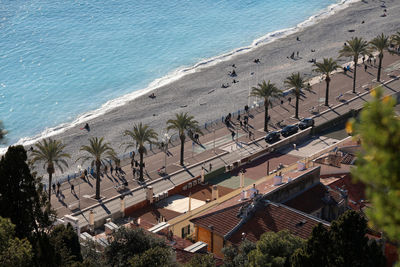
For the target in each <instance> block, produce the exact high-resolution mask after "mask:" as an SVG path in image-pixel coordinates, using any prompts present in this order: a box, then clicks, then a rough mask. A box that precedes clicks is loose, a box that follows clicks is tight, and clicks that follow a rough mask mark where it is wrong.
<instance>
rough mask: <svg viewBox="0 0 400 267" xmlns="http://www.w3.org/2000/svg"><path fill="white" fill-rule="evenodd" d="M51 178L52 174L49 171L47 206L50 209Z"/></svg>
mask: <svg viewBox="0 0 400 267" xmlns="http://www.w3.org/2000/svg"><path fill="white" fill-rule="evenodd" d="M52 179H53V174H52V173H51V172H49V204H48V208H49V209H50V207H51V186H52V183H51V180H52Z"/></svg>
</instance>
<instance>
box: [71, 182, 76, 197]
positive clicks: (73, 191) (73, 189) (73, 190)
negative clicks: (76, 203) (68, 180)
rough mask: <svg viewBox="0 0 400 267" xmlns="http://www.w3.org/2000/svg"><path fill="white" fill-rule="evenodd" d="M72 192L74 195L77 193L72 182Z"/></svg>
mask: <svg viewBox="0 0 400 267" xmlns="http://www.w3.org/2000/svg"><path fill="white" fill-rule="evenodd" d="M71 193H73V194H74V195H75V194H76V193H75V186H74V184H71Z"/></svg>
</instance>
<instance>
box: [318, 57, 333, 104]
mask: <svg viewBox="0 0 400 267" xmlns="http://www.w3.org/2000/svg"><path fill="white" fill-rule="evenodd" d="M314 66H315V67H316V68H315V69H314V71H316V72H319V73H322V74H323V75H325V82H326V89H325V106H329V101H328V99H329V83H330V82H331V77H330V76H329V75H330V74H331V73H332V72H333V71H335V70H336V69H338V68H339V65H338V64H337V62H336V61H335V60H333V59H332V58H324V61H323V62H315V64H314Z"/></svg>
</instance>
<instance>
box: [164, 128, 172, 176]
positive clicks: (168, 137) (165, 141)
mask: <svg viewBox="0 0 400 267" xmlns="http://www.w3.org/2000/svg"><path fill="white" fill-rule="evenodd" d="M170 138H171V136H169V135H168V133H164V139H163V142H164V144H165V147H164V150H165V151H164V152H165V158H164V170H165V173H167V153H168V143H169V140H170Z"/></svg>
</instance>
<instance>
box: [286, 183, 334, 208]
mask: <svg viewBox="0 0 400 267" xmlns="http://www.w3.org/2000/svg"><path fill="white" fill-rule="evenodd" d="M326 192H328V188H327V187H326V186H325V185H323V184H321V183H318V184H315V185H314V186H313V187H311V188H309V189H308V190H306V191H304V192H302V193H301V194H299V195H297V196H295V197H293V198H291V199H289V200H287V201H285V202H283V204H285V205H286V206H289V207H291V208H294V209H297V210H300V211H302V212H305V213H312V212H314V211H316V210H318V209H320V208H322V207H324V206H325V203H324V201H323V198H324V197H325V194H326Z"/></svg>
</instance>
